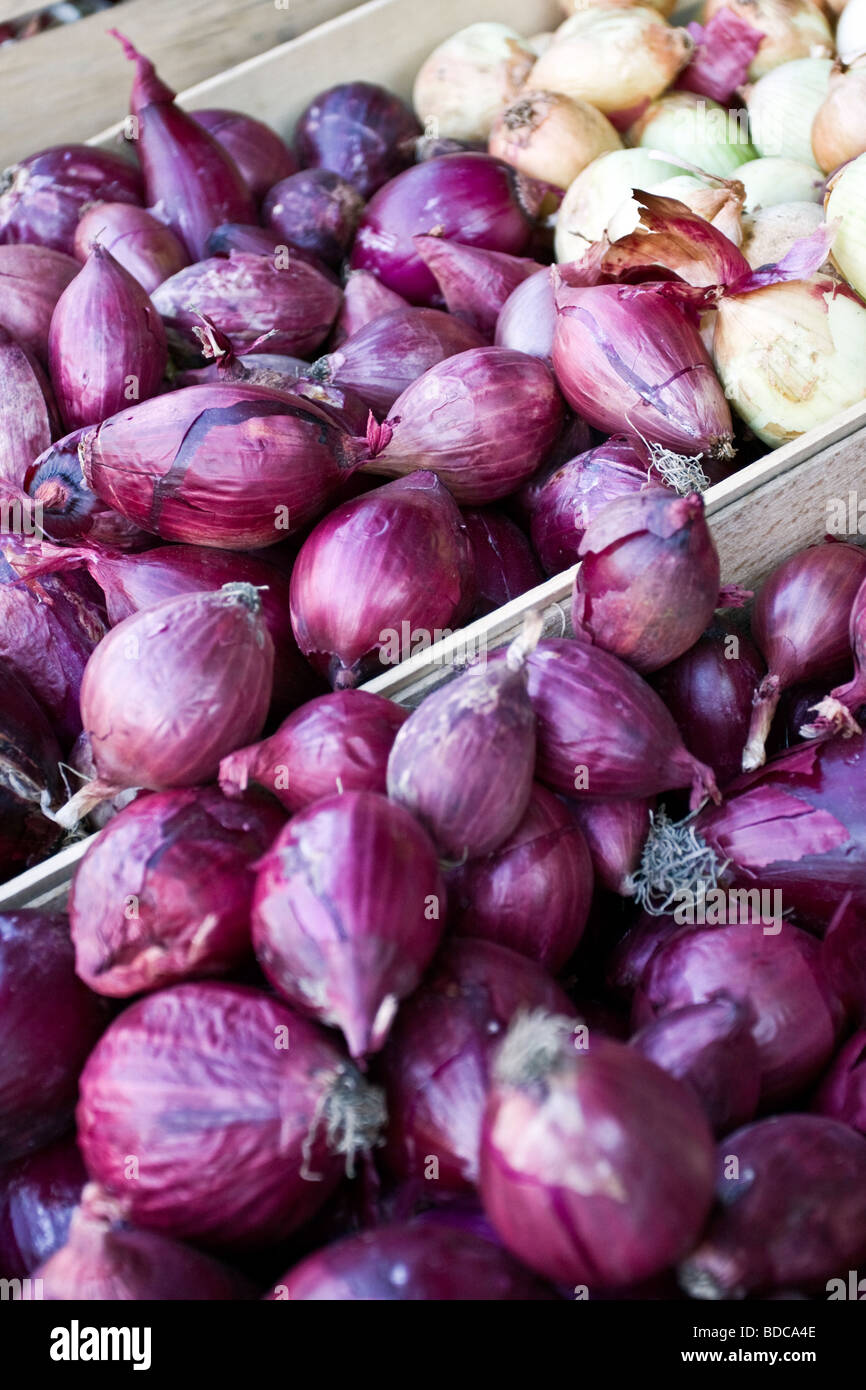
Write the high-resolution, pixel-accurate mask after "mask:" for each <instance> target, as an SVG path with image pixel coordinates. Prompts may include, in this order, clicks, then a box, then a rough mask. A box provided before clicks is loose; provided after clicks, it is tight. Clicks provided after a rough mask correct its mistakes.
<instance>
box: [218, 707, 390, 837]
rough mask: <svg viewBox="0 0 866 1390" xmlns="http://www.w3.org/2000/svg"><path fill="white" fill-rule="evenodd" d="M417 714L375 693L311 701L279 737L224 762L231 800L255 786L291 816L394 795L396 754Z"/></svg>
mask: <svg viewBox="0 0 866 1390" xmlns="http://www.w3.org/2000/svg"><path fill="white" fill-rule="evenodd" d="M408 717H409V711H408V710H406V709H402V708H401V707H400V705H395V704H394V702H393V700H386V699H385V698H384V697H383V696H382V695H373V694H371V693H370V692H369V691H367V690H335V691H332V692H331V693H330V694H328V695H319V696H317V697H316V698H315V699H313V700H309V701H308V702H307V703H306V704H305V705H302V706H301V708H300V709H297V710H295V712H294V714H290V715H289V717H288V719H286V720H284V721H283V723H282V724H281V725H280V727H279V728H278V729H277V731H276V733H274V734H271V736H270V738H266V739H263V740H262V742H261V743H253V744H251V745H250V747H249V748H239V749H238V750H237V752H236V753H229V755H228V757H226V758H223V760H222V762H221V763H220V770H219V780H220V787H221V788H222V790H223V792H224V793H225V795H226V796H237V795H239V793H241V792H245V791H246V789H247V787H248V786H249V784H250V783H251V782H253V783H257V784H258V785H259V786H261V787H265V788H267V790H268V791H269V792H271V793H272V795H273V796H275V797H276V798H277V799H278V800H279V801H280V802H281V804H282V805H283V806H284V807H285V809H286V810H287V811H289V812H292V813H293V812H295V811H301V810H303V808H304V807H305V806H309V805H310V803H311V802H313V801H318V800H319V799H320V798H321V797H324V796H332V795H333V794H334V793H335V792H340V790H341V789H342V791H343V792H344V793H345V792H362V791H367V792H381V793H383V794H384V793H385V792H386V790H387V767H388V755H389V753H390V752H391V748H392V746H393V743H394V739H395V737H396V734H397V730H398V729H399V728H400V726H401V724H404V723H405V721H406V720H407V719H408Z"/></svg>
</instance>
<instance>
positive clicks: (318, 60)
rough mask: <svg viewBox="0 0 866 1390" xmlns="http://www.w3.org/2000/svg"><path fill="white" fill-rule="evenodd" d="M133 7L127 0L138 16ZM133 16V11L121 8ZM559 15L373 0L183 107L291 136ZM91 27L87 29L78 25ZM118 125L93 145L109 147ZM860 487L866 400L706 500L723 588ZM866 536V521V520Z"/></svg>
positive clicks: (10, 896)
mask: <svg viewBox="0 0 866 1390" xmlns="http://www.w3.org/2000/svg"><path fill="white" fill-rule="evenodd" d="M136 2H137V0H131V3H130V8H131V7H132V5H134V4H135V3H136ZM124 8H126V7H124ZM560 13H561V11H560V10H559V7H558V5H557V4H556V3H555V0H472V4H471V6H467V5H466V4H465V3H464V0H438V3H437V4H436V5H435V6H431V5H430V4H429V3H428V0H372V3H370V4H366V5H363V6H361V7H360V8H358V9H355V10H353V11H351V12H349V13H345V14H343V15H341V16H339V17H337V18H336V19H333V20H331V21H330V22H329V23H326V24H324V25H323V26H321V27H320V28H318V29H315V30H312V31H310V32H308V33H306V34H304V35H302V36H301V37H300V38H298V39H296V40H295V41H293V42H291V43H288V44H284V45H282V46H281V47H279V48H275V49H272V50H271V51H270V52H268V53H264V54H261V55H259V56H258V57H254V58H251V59H249V60H248V61H246V62H244V63H242V64H241V65H240V66H239V67H237V68H233V69H232V70H231V71H229V72H226V73H223V74H221V75H220V76H219V77H213V78H209V79H208V80H207V81H205V82H201V83H199V85H198V86H197V87H195V88H193V89H192V90H190V91H187V92H185V93H184V94H183V97H182V101H183V104H184V105H186V106H195V105H203V104H205V103H207V104H210V105H221V106H222V105H225V106H235V107H239V108H242V109H243V110H246V111H249V112H250V113H251V114H253V115H256V116H259V117H261V118H262V119H264V120H268V121H270V122H271V123H272V124H274V125H276V126H277V127H279V128H280V129H281V130H282V131H283V132H285V133H286V134H288V133H289V131H290V129H291V125H292V122H293V121H294V120H295V119H296V117H297V115H298V113H299V112H300V111H301V110H302V109H303V107H304V105H305V104H306V103H307V101H309V99H310V97H311V96H313V95H314V94H315V93H316V92H317V91H319V90H320V89H321V88H322V86H324V85H326V84H328V83H331V82H339V81H345V80H348V79H349V78H352V77H366V78H368V79H370V80H372V81H380V82H384V83H387V84H388V85H389V86H391V87H392V88H393V89H395V90H397V91H399V92H401V93H403V94H404V95H407V94H408V93H409V91H410V88H411V83H412V78H413V76H414V73H415V72H416V71H417V68H418V66H419V65H420V63H421V62H422V61H423V59H424V57H425V56H426V55H427V53H428V52H429V51H430V49H431V48H432V47H433V46H434V44H436V43H437V42H439V41H440V40H441V39H442V38H444V37H446V36H447V35H448V34H449V33H451V32H453V30H455V29H457V28H459V27H460V26H461V25H462V24H466V23H468V22H470V20H472V19H494V18H496V19H500V20H503V21H504V22H506V23H512V24H513V25H514V26H515V28H519V29H520V30H522V31H523V32H525V33H531V32H535V31H537V30H541V29H544V28H548V27H550V26H551V25H552V24H554V23H555V22H556V21H557V17H558V15H559V14H560ZM82 22H84V21H82ZM119 128H120V127H119V124H118V126H116V127H110V128H109V129H107V130H105V131H103V132H102V133H101V134H100V135H98V136H96V137H94V141H95V142H97V143H101V144H110V143H112V142H113V141H114V140H115V139H116V138H117V133H118V131H119ZM861 486H862V496H863V500H864V502H866V403H864V404H861V405H858V406H854V407H852V408H851V409H850V410H848V411H846V412H845V413H844V414H842V415H840V416H838V417H837V418H836V419H835V420H833V421H832V422H831V423H830V424H828V425H822V426H819V427H818V428H816V429H814V430H810V431H809V433H808V434H805V435H803V436H802V437H801V438H800V439H798V440H796V441H795V442H794V443H792V444H787V445H785V446H784V447H783V448H781V449H776V450H775V451H773V452H772V453H770V454H768V455H767V456H766V457H765V458H763V459H761V460H759V461H758V462H756V463H753V464H750V465H749V466H748V467H747V468H744V469H742V470H741V471H740V472H739V473H737V474H735V475H734V477H732V478H729V479H728V480H727V481H725V482H723V483H720V484H719V485H718V486H716V487H713V488H710V490H709V491H708V492H707V493H706V504H707V514H708V516H709V519H710V525H711V528H712V531H713V535H714V537H715V541H716V545H717V546H718V549H719V553H720V557H721V562H722V574H723V578H724V579H725V581H726V582H729V583H733V582H737V583H740V584H743V585H745V586H747V587H754V586H755V585H756V584H758V583H760V581H761V580H762V579H763V577H764V576H765V575H766V574H767V572H768V571H769V570H770V569H772V568H773V566H774V565H776V564H778V562H779V561H780V560H782V559H783V558H784V557H785V556H786V555H788V554H790V553H791V552H792V551H794V550H797V549H799V548H800V547H801V546H804V545H807V544H809V543H810V542H814V541H818V540H820V539H821V538H822V536H823V535H824V534H825V532H826V530H827V524H828V514H829V508H830V505H831V503H832V502H833V500H834V499H838V500H844V501H847V499H848V497H849V494H850V493H852V492H854V493H856V492H857V490H858V488H861ZM864 534H866V519H864ZM573 577H574V571H573V570H569V571H567V572H566V573H565V574H562V575H557V576H556V577H554V578H553V579H549V580H547V581H546V583H544V584H541V585H539V586H538V587H537V588H536V589H532V590H530V591H529V592H528V593H526V594H524V595H522V596H521V597H520V598H517V599H515V600H514V601H513V602H511V603H509V604H507V605H506V606H505V607H504V608H501V609H499V610H498V611H497V612H496V613H493V614H490V615H488V616H487V617H485V618H481V619H479V620H478V622H476V623H473V624H471V625H470V626H469V627H467V628H465V629H463V630H462V631H461V632H460V633H456V634H454V635H453V636H451V637H448V638H446V639H444V641H442V642H439V643H437V644H436V645H434V646H432V647H429V648H428V649H427V650H426V651H424V652H421V653H419V654H418V655H416V656H413V657H410V658H409V659H408V660H407V661H404V662H403V663H402V664H401V665H400V666H396V667H394V669H393V670H390V671H386V672H383V674H382V675H380V676H377V677H376V678H375V679H374V680H372V681H370V682H369V683H368V685H367V686H366V687H365V688H366V689H368V690H371V691H374V692H376V693H378V694H381V695H386V696H388V697H389V698H391V699H394V700H396V701H397V702H398V703H400V704H403V705H407V706H414V705H416V704H417V703H418V702H419V701H420V700H421V699H423V697H424V696H425V695H426V694H428V693H429V692H430V691H431V690H433V689H435V688H436V687H437V686H439V685H441V684H443V682H445V681H446V680H448V679H450V678H451V676H452V675H453V674H454V670H455V667H459V666H460V665H462V663H463V662H464V660H465V654H466V652H467V650H468V651H470V652H472V651H478V650H479V649H482V648H487V649H488V650H493V649H495V648H496V647H499V646H502V645H504V644H506V643H507V642H509V641H510V640H511V638H512V637H513V636H515V635H516V633H517V632H518V631H519V630H520V628H521V626H522V623H523V617H524V615H525V613H527V612H528V611H529V610H531V609H535V608H538V609H541V611H542V612H543V614H544V630H545V635H548V636H552V635H560V634H562V633H565V632H569V631H570V625H569V606H570V605H569V600H570V594H571V586H572V582H573ZM89 843H90V840H89V839H85V840H81V841H79V842H77V843H76V844H73V845H70V846H69V847H67V848H66V849H64V850H63V851H62V852H61V853H60V854H57V855H55V856H54V857H53V858H52V859H49V860H46V861H45V863H43V864H40V865H38V866H37V867H35V868H33V869H30V870H28V871H27V872H26V873H24V874H21V875H19V877H18V878H16V879H13V880H11V881H10V882H9V883H7V884H5V885H3V886H0V910H3V909H11V908H14V907H23V906H36V905H48V904H52V905H61V904H62V903H63V901H64V900H65V895H66V891H67V888H68V883H69V880H70V879H71V877H72V874H73V872H74V869H75V865H76V864H77V863H78V861H79V860H80V858H81V857H82V855H83V854H84V852H85V850H86V848H87V845H88V844H89Z"/></svg>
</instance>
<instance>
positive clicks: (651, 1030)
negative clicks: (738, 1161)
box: [631, 994, 761, 1134]
mask: <svg viewBox="0 0 866 1390" xmlns="http://www.w3.org/2000/svg"><path fill="white" fill-rule="evenodd" d="M631 1046H632V1047H634V1048H636V1049H637V1051H638V1052H640V1053H641V1054H642V1056H644V1057H648V1058H649V1060H650V1061H651V1062H655V1063H656V1065H657V1066H659V1067H661V1068H662V1069H663V1070H664V1071H666V1072H669V1073H670V1075H671V1076H675V1077H676V1078H677V1080H679V1081H683V1082H685V1084H686V1085H687V1086H688V1087H689V1089H690V1090H692V1091H694V1093H695V1095H696V1096H697V1098H698V1100H699V1101H700V1103H701V1105H702V1106H703V1108H704V1110H705V1112H706V1115H707V1119H708V1120H709V1122H710V1124H711V1125H712V1127H713V1129H714V1131H715V1133H716V1134H727V1133H728V1132H729V1131H730V1130H732V1129H736V1127H737V1126H738V1125H742V1124H745V1123H746V1122H747V1121H748V1120H751V1119H752V1117H753V1116H754V1114H755V1111H756V1110H757V1108H758V1099H759V1096H760V1090H761V1080H760V1071H759V1058H758V1047H757V1044H756V1042H755V1039H754V1037H753V1035H752V1031H751V1028H750V1019H749V1009H748V1007H747V1006H746V1005H745V1004H742V1003H739V1002H738V1001H737V1000H735V999H732V998H726V997H725V996H724V995H723V994H719V995H716V996H715V997H714V998H713V999H710V1000H707V1002H706V1003H702V1004H686V1005H685V1006H684V1007H683V1008H681V1009H674V1010H672V1012H670V1013H666V1014H664V1015H663V1016H662V1017H661V1018H658V1019H656V1020H655V1022H654V1023H648V1024H647V1025H646V1026H645V1027H644V1028H641V1029H640V1030H639V1031H638V1032H637V1033H635V1035H634V1037H633V1038H632V1040H631Z"/></svg>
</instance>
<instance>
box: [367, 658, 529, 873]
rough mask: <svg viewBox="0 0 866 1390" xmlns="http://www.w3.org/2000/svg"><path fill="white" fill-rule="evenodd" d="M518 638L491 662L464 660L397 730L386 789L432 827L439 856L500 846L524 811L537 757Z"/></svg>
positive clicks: (476, 853)
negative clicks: (501, 656) (456, 672)
mask: <svg viewBox="0 0 866 1390" xmlns="http://www.w3.org/2000/svg"><path fill="white" fill-rule="evenodd" d="M533 640H537V632H535V633H529V632H527V635H526V636H525V637H518V638H517V639H516V640H515V641H514V642H512V644H511V646H510V647H509V648H508V651H507V653H506V654H505V659H504V660H503V661H501V662H498V663H497V664H496V665H495V666H494V665H492V664H491V665H489V666H484V665H481V666H470V667H469V669H468V670H466V671H464V672H463V674H462V675H460V676H458V677H457V679H456V680H454V681H452V682H451V683H450V684H449V685H444V686H442V687H440V688H439V689H438V690H434V691H433V693H432V695H428V696H427V699H426V700H425V701H424V702H423V704H422V705H419V707H418V708H417V709H415V710H413V711H412V713H411V715H410V716H409V718H408V719H407V720H406V723H405V724H404V725H403V727H402V728H401V729H400V730H399V732H398V734H397V737H396V738H395V740H394V747H393V748H392V749H391V756H390V757H389V759H388V795H389V796H390V797H392V798H393V800H395V801H399V802H400V803H401V805H403V806H405V807H406V808H407V809H408V810H409V811H411V812H412V813H413V814H414V815H415V816H417V817H418V819H419V820H420V821H421V824H422V825H424V826H425V827H426V828H427V829H428V830H429V832H430V834H431V836H432V838H433V840H434V842H435V844H436V847H437V849H438V850H439V853H440V855H442V856H443V857H444V858H447V859H453V860H455V861H460V860H463V859H477V858H479V857H480V856H481V855H484V854H490V853H492V851H493V850H496V849H499V847H500V846H501V845H503V844H504V843H505V841H506V840H508V838H509V837H510V836H511V835H513V834H514V832H515V831H516V830H517V827H518V825H519V824H520V822H521V820H522V819H523V817H524V815H525V814H526V811H527V808H528V806H529V798H530V796H531V794H532V773H533V767H534V763H535V716H534V715H533V712H532V707H531V705H530V702H529V697H528V695H527V689H526V650H527V647H529V646H531V644H532V642H533Z"/></svg>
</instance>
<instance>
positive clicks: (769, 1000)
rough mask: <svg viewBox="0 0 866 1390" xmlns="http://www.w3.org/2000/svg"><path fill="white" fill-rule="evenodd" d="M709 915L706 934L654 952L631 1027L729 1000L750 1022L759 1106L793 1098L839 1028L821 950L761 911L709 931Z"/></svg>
mask: <svg viewBox="0 0 866 1390" xmlns="http://www.w3.org/2000/svg"><path fill="white" fill-rule="evenodd" d="M707 915H709V916H710V923H709V925H708V927H707V928H701V927H694V928H691V929H689V930H687V931H683V932H681V933H679V935H677V936H675V937H673V938H672V939H671V940H670V941H667V942H663V943H662V944H661V945H660V946H659V949H658V950H657V951H656V952H655V954H654V955H653V957H652V959H651V960H650V961H649V963H648V965H647V968H646V970H645V971H644V974H643V976H642V979H641V982H640V986H639V989H638V992H637V994H636V996H635V1001H634V1020H635V1022H636V1023H637V1024H638V1025H640V1024H642V1023H645V1022H647V1021H648V1020H649V1019H651V1018H653V1017H658V1016H664V1015H666V1014H669V1013H671V1012H672V1011H673V1010H674V1009H680V1008H683V1007H684V1006H685V1005H687V1004H701V1003H705V1002H707V1001H708V1000H711V999H715V998H717V997H718V995H719V994H720V993H722V994H727V995H729V996H730V997H732V998H733V999H735V1000H738V1001H740V1002H742V1003H743V1005H744V1006H745V1007H746V1008H747V1010H748V1012H749V1015H750V1026H751V1029H752V1035H753V1037H754V1039H755V1042H756V1044H757V1048H758V1062H759V1075H760V1083H761V1100H762V1102H763V1103H765V1104H767V1103H770V1102H774V1103H778V1102H779V1101H782V1100H786V1099H788V1098H790V1097H791V1096H795V1095H797V1093H798V1092H799V1091H802V1089H803V1087H804V1086H807V1085H808V1084H809V1082H810V1081H812V1080H814V1078H815V1077H816V1076H817V1075H818V1074H819V1073H820V1071H821V1069H822V1068H823V1067H824V1066H825V1065H826V1063H827V1061H828V1060H829V1058H830V1057H831V1056H832V1054H833V1049H834V1047H835V1043H836V1036H837V1033H838V1030H839V1026H840V1023H841V1018H840V1012H841V1009H840V1005H839V1002H838V1000H836V999H835V998H834V997H833V996H832V994H831V991H830V987H829V985H828V983H827V981H826V979H825V978H824V976H823V971H822V970H821V966H820V961H819V956H820V946H819V944H818V942H816V941H815V939H814V937H811V936H809V935H808V934H807V933H806V932H804V931H800V929H799V928H798V927H792V926H790V925H789V924H788V923H787V922H783V921H782V920H781V918H780V919H778V920H777V921H775V922H772V923H771V922H770V919H769V916H768V915H767V914H762V913H761V912H760V911H748V910H746V911H744V912H742V913H741V914H738V915H739V916H740V917H741V919H742V918H744V919H745V921H742V920H741V922H740V925H736V926H732V925H729V926H718V925H715V924H714V923H713V921H712V916H711V915H710V908H709V907H708V909H707ZM729 915H732V914H729ZM768 932H769V934H767V933H768Z"/></svg>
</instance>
